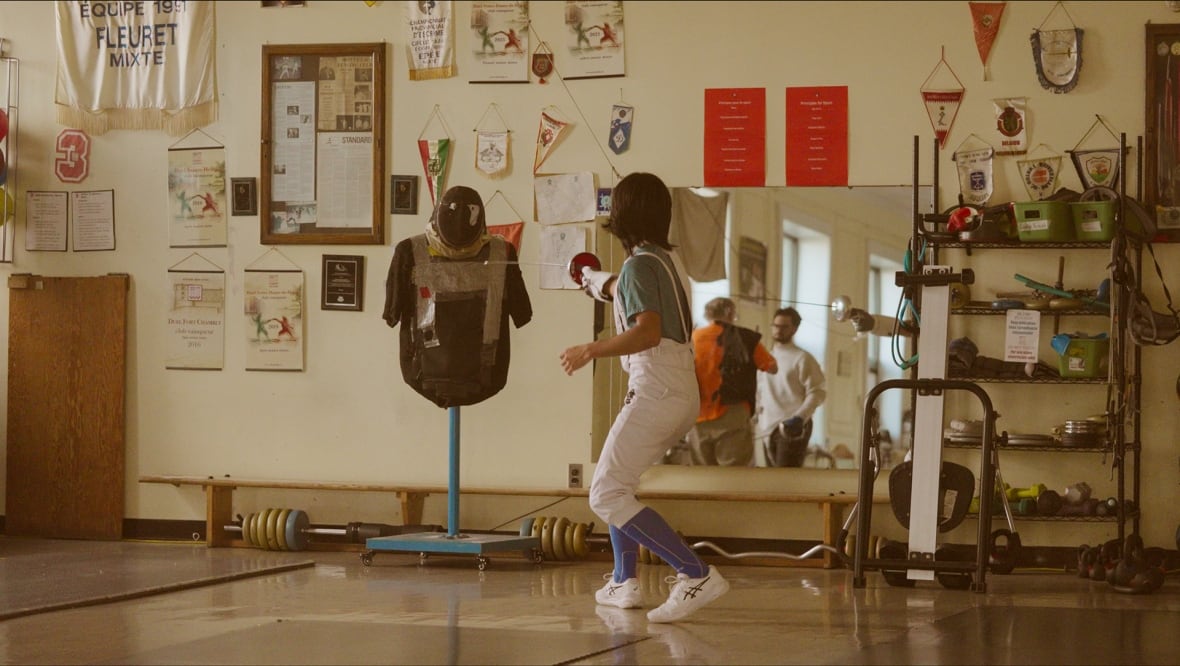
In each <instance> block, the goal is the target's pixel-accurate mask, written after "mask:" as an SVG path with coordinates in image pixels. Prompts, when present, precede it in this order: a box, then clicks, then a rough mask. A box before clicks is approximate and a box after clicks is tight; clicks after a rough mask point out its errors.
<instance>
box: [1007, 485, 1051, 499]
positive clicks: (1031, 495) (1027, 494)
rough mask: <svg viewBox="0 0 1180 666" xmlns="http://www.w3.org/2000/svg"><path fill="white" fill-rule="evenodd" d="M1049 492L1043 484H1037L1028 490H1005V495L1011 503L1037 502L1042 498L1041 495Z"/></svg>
mask: <svg viewBox="0 0 1180 666" xmlns="http://www.w3.org/2000/svg"><path fill="white" fill-rule="evenodd" d="M1046 490H1048V488H1046V487H1045V484H1043V483H1037V484H1033V485H1031V486H1029V487H1028V488H1005V489H1004V494H1005V495H1007V497H1008V500H1009V501H1017V500H1021V499H1032V500H1035V499H1037V498H1038V497H1040V496H1041V493H1043V492H1045V491H1046Z"/></svg>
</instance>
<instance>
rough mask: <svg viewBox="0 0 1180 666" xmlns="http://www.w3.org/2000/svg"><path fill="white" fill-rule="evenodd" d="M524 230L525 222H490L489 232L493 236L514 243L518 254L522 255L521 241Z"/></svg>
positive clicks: (513, 245)
mask: <svg viewBox="0 0 1180 666" xmlns="http://www.w3.org/2000/svg"><path fill="white" fill-rule="evenodd" d="M523 231H524V222H513V223H512V224H489V225H488V234H490V235H492V236H499V237H500V238H503V239H504V240H506V241H508V242H509V243H511V244H512V247H514V248H516V256H518V257H519V256H520V242H521V236H522V232H523Z"/></svg>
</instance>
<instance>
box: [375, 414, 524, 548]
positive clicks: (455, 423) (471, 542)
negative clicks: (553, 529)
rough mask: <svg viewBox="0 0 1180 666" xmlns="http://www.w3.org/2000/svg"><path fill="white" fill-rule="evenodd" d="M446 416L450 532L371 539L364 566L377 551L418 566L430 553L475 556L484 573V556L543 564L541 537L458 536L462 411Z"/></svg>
mask: <svg viewBox="0 0 1180 666" xmlns="http://www.w3.org/2000/svg"><path fill="white" fill-rule="evenodd" d="M447 412H448V413H449V415H450V429H451V432H450V475H449V478H448V480H447V532H446V533H442V532H418V533H415V534H399V535H395V536H385V537H371V538H369V539H366V540H365V548H366V550H365V551H364V552H362V553H361V562H363V563H364V564H365V566H368V565H370V564H372V563H373V555H374V551H378V550H392V551H410V552H417V553H418V561H419V563H423V562H425V561H426V557H427V554H428V553H447V554H451V555H461V554H474V555H475V556H476V562H477V564H478V566H479V570H480V571H483V570H484V569H486V568H487V567H488V558H487V557H486V556H485V553H491V552H505V551H513V550H516V551H521V552H522V553H523V554H524V556H525V557H527V558H529V559H531V560H532V561H533V562H535V563H537V564H540V563H541V559H542V555H541V540H540V538H538V537H534V536H517V535H503V534H460V533H459V408H458V407H448V408H447Z"/></svg>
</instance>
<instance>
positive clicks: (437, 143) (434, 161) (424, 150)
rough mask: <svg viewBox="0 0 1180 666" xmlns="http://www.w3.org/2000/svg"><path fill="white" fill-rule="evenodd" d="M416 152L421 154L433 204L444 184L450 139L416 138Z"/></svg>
mask: <svg viewBox="0 0 1180 666" xmlns="http://www.w3.org/2000/svg"><path fill="white" fill-rule="evenodd" d="M418 154H419V155H421V156H422V168H423V170H425V172H426V185H427V187H429V188H430V202H431V205H432V206H433V205H434V203H435V202H436V201H437V200H438V195H439V194H440V193H441V192H442V191H443V187H444V186H445V185H446V179H447V166H448V162H449V160H450V157H451V140H450V139H418Z"/></svg>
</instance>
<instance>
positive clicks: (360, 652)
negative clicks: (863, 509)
mask: <svg viewBox="0 0 1180 666" xmlns="http://www.w3.org/2000/svg"><path fill="white" fill-rule="evenodd" d="M43 543H44V548H45V553H44V555H43V556H42V557H41V558H40V559H39V560H37V561H33V560H23V559H22V558H24V557H27V556H28V555H27V554H23V553H22V554H15V553H11V552H6V551H5V543H4V540H3V539H0V603H3V596H4V595H8V594H10V593H12V592H13V591H14V590H17V589H21V586H20V585H19V583H21V582H22V581H21V580H17V578H18V577H22V576H23V577H24V581H25V582H27V576H28V573H27V571H28V569H29V568H30V567H32V568H35V567H38V566H40V567H42V568H44V566H45V565H44V562H45V561H46V560H45V559H44V557H46V556H52V554H53V552H54V550H55V549H57V550H62V549H66V548H68V549H78V548H81V547H84V546H80V545H79V543H80V542H69V544H68V546H66V545H63V544H62V542H53V541H45V542H43ZM163 548H171V549H176V548H177V545H175V544H169V545H161V544H155V543H130V542H123V543H122V544H121V545H120V546H119V548H117V549H114V551H112V550H111V549H110V548H109V547H96V548H95V549H94V551H95V552H96V553H97V554H96V555H94V556H93V557H92V558H90V564H91V565H92V566H94V567H95V570H96V571H108V570H119V571H120V574H119V575H118V576H117V577H116V578H115V582H114V583H113V585H115V586H116V587H119V586H126V585H128V584H129V583H128V582H127V581H128V580H129V578H130V579H133V578H134V577H129V576H128V575H127V574H126V572H127V571H134V570H135V569H136V567H137V566H140V563H143V565H144V566H146V565H147V564H148V563H153V564H151V566H153V567H156V568H158V567H159V560H160V556H159V555H160V553H161V552H162V551H161V549H163ZM186 548H187V549H186V550H183V551H182V552H180V553H179V555H180V557H179V558H178V559H184V560H190V559H196V560H200V559H202V558H205V557H210V558H214V559H220V558H224V557H226V555H225V554H226V553H229V552H231V550H229V549H220V550H218V551H209V550H208V549H205V548H203V547H202V546H199V545H194V546H187V547H186ZM232 552H233V553H234V557H240V558H250V557H266V558H267V563H268V566H274V565H275V564H276V563H277V565H278V566H281V565H282V564H283V560H284V558H288V559H289V560H290V562H291V563H298V562H305V561H306V560H308V559H312V560H314V561H315V565H314V566H307V567H302V568H298V567H295V568H287V569H286V570H280V569H276V570H275V571H274V572H273V573H269V572H266V571H262V572H260V573H258V574H256V575H252V576H249V577H239V578H237V579H235V580H229V581H228V582H219V583H212V584H202V585H201V586H198V587H192V588H188V589H163V588H161V591H159V592H154V593H151V594H148V595H146V596H142V597H138V598H133V599H128V600H112V601H109V602H104V603H101V604H98V605H92V606H86V607H80V608H73V609H65V610H54V611H50V612H43V613H34V614H29V615H24V616H21V617H14V618H11V619H8V620H4V621H0V662H3V663H14V664H46V663H52V664H73V663H85V664H97V663H141V664H211V663H224V664H228V663H233V664H333V663H338V664H361V663H384V664H792V663H801V664H935V663H937V664H1115V663H1126V664H1148V663H1156V664H1176V663H1180V638H1177V631H1176V628H1177V627H1178V626H1180V581H1177V580H1176V579H1174V578H1169V580H1168V581H1167V583H1166V584H1165V586H1164V587H1163V588H1162V589H1161V590H1159V591H1157V592H1155V593H1153V594H1149V595H1125V594H1120V593H1118V592H1116V591H1114V590H1113V589H1112V588H1110V587H1109V586H1107V585H1106V584H1105V583H1094V582H1091V581H1088V580H1083V579H1079V578H1077V577H1076V576H1074V575H1072V574H1067V573H1045V572H1038V573H1025V572H1020V571H1018V572H1017V573H1014V574H1011V575H1006V576H998V575H997V576H989V577H988V579H987V583H988V585H987V587H988V590H987V592H986V593H983V594H981V593H976V592H971V591H952V590H947V589H943V588H942V587H940V586H939V585H938V584H937V583H925V582H923V583H919V584H918V585H917V586H916V587H914V588H910V589H907V588H895V587H889V586H887V585H886V584H885V582H884V581H883V580H882V578H881V576H880V575H879V574H877V573H874V572H869V573H868V578H867V586H866V587H864V588H854V587H853V585H852V574H851V572H850V571H847V570H831V571H824V570H819V569H805V568H792V567H753V566H738V565H736V564H731V565H722V566H721V569H722V571H723V572H724V574H725V576H726V577H727V578H728V579H729V580H730V582H731V584H732V590H731V591H730V592H729V594H727V595H725V596H723V597H722V598H721V599H719V600H718V601H717V602H715V603H714V604H713V605H711V606H709V607H707V608H706V609H704V610H702V611H700V612H699V613H698V614H697V615H694V616H692V617H691V618H689V619H688V620H687V621H685V622H683V623H680V624H676V625H655V624H648V622H647V620H646V617H645V615H644V611H640V610H632V611H623V610H618V609H612V608H605V607H596V605H595V604H594V601H593V596H592V595H593V591H594V590H595V589H596V588H597V587H599V586H600V585H601V584H602V579H601V576H602V574H603V573H604V572H605V571H606V568H607V565H606V564H605V563H603V562H552V563H550V562H547V563H544V564H541V565H534V564H532V563H530V562H527V561H525V560H523V559H520V558H517V557H514V556H508V555H504V556H498V557H496V556H493V557H492V558H491V562H490V565H489V567H488V569H487V570H486V571H483V572H481V571H479V570H478V569H477V567H476V565H475V560H474V558H473V557H471V556H442V555H434V556H431V557H430V558H429V559H427V560H426V562H425V563H423V564H420V563H419V560H418V557H417V555H412V554H402V553H387V552H386V553H378V554H377V555H376V557H375V559H374V560H373V562H372V565H371V566H367V567H366V566H364V565H363V564H362V563H361V561H360V558H359V557H358V556H357V554H356V553H324V552H301V553H264V552H261V551H248V550H245V549H232ZM170 554H171V553H170ZM104 558H105V560H104ZM221 566H224V565H221ZM669 572H670V570H669V569H667V568H666V567H662V566H654V565H641V566H640V579H641V582H642V584H643V588H644V594H645V597H646V598H647V600H648V602H649V604H652V605H654V604H656V603H659V602H660V601H662V600H663V598H664V596H665V595H666V594H667V590H668V588H667V585H666V583H665V582H664V580H663V578H664V576H665V575H667V574H668V573H669ZM79 575H80V574H78V573H76V572H72V573H71V572H65V573H64V574H63V576H62V577H61V578H60V580H57V581H54V582H46V583H45V584H46V585H62V586H66V587H63V588H62V590H63V591H68V590H71V589H73V588H71V587H70V586H71V585H73V584H74V583H71V580H70V578H71V576H73V577H77V576H79ZM26 587H27V586H26ZM111 592H118V590H112V591H111Z"/></svg>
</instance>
